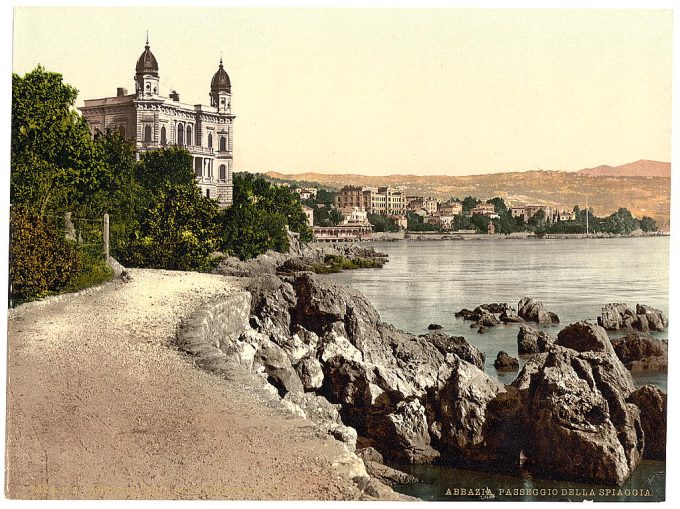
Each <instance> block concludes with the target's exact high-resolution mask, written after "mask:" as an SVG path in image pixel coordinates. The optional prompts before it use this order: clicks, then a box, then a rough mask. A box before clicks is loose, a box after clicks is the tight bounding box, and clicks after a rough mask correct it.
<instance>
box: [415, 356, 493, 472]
mask: <svg viewBox="0 0 680 509" xmlns="http://www.w3.org/2000/svg"><path fill="white" fill-rule="evenodd" d="M504 390H505V389H504V387H503V385H501V384H500V383H499V382H497V381H496V380H493V379H492V378H490V377H489V376H487V375H486V374H485V373H484V372H483V371H482V370H480V369H479V368H477V367H476V366H474V365H472V364H470V363H468V362H465V361H463V360H460V359H457V360H456V361H455V363H454V366H453V369H452V372H451V376H450V377H449V379H448V380H447V381H446V383H445V384H444V385H443V386H442V388H441V390H440V391H439V392H438V393H436V394H432V396H431V399H430V400H429V401H428V414H429V415H430V416H431V422H436V423H437V425H436V426H435V427H434V429H433V426H432V425H431V427H430V432H431V433H433V434H434V436H435V437H436V438H438V449H439V450H440V452H441V453H442V459H444V460H446V461H450V462H454V463H462V464H468V463H473V464H476V463H480V462H485V461H487V460H489V459H490V458H492V457H495V455H494V453H493V452H492V451H488V450H486V447H485V439H484V429H485V422H486V417H485V415H486V405H487V403H488V402H489V401H491V400H492V399H494V398H495V397H496V395H497V394H498V393H499V392H502V391H504Z"/></svg>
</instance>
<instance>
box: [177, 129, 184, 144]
mask: <svg viewBox="0 0 680 509" xmlns="http://www.w3.org/2000/svg"><path fill="white" fill-rule="evenodd" d="M177 145H179V146H180V147H181V146H182V145H184V124H177Z"/></svg>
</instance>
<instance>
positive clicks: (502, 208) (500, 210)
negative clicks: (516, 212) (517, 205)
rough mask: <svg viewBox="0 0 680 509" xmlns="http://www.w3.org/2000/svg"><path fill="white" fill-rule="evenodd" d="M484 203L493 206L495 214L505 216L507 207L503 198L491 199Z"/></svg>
mask: <svg viewBox="0 0 680 509" xmlns="http://www.w3.org/2000/svg"><path fill="white" fill-rule="evenodd" d="M486 203H491V204H493V206H494V208H495V210H496V214H499V215H501V214H507V213H508V206H507V205H506V204H505V200H503V198H500V197H498V196H496V197H495V198H491V199H490V200H486Z"/></svg>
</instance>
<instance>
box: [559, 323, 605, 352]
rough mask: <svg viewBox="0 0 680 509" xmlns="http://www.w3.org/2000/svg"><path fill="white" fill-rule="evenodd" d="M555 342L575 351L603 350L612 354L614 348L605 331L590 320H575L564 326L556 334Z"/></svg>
mask: <svg viewBox="0 0 680 509" xmlns="http://www.w3.org/2000/svg"><path fill="white" fill-rule="evenodd" d="M555 344H557V345H560V346H563V347H565V348H571V349H572V350H576V351H577V352H605V353H608V354H611V355H615V354H614V348H613V347H612V343H611V341H610V340H609V336H607V331H605V330H604V329H603V328H602V327H600V326H599V325H595V324H593V323H590V322H585V321H584V322H576V323H572V324H570V325H568V326H566V327H565V328H564V329H562V330H561V331H560V332H559V334H557V341H556V342H555Z"/></svg>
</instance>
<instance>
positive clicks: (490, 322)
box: [477, 312, 501, 327]
mask: <svg viewBox="0 0 680 509" xmlns="http://www.w3.org/2000/svg"><path fill="white" fill-rule="evenodd" d="M500 323H501V322H500V320H499V319H498V318H496V315H494V314H493V313H489V312H485V313H483V314H482V316H481V317H480V318H479V320H477V325H479V326H480V327H493V326H495V325H499V324H500Z"/></svg>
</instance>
